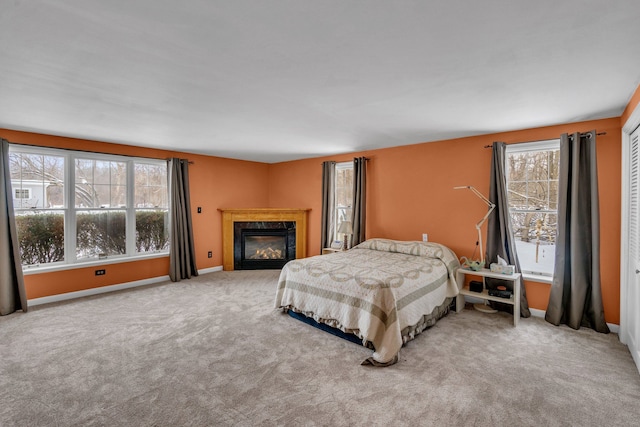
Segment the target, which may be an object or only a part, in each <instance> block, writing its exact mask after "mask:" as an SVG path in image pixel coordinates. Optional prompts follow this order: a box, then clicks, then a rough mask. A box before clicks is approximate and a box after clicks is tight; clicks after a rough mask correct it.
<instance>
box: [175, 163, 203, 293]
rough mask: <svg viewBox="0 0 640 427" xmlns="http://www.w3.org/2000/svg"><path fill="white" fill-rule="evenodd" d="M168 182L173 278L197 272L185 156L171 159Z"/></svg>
mask: <svg viewBox="0 0 640 427" xmlns="http://www.w3.org/2000/svg"><path fill="white" fill-rule="evenodd" d="M169 186H170V192H171V206H170V207H169V209H170V215H171V232H170V237H171V247H170V249H169V262H170V265H169V277H170V278H171V280H172V281H174V282H179V281H180V280H181V279H190V278H191V276H197V275H198V268H197V267H196V254H195V251H194V244H193V225H192V223H191V201H190V197H189V162H188V161H187V160H186V159H177V158H173V159H171V160H169Z"/></svg>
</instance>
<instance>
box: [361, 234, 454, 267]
mask: <svg viewBox="0 0 640 427" xmlns="http://www.w3.org/2000/svg"><path fill="white" fill-rule="evenodd" d="M353 249H370V250H374V251H383V252H396V253H401V254H407V255H415V256H424V257H428V258H439V259H442V260H443V261H444V262H445V264H449V263H450V262H452V261H456V262H457V261H458V257H457V256H456V255H455V254H454V253H453V251H452V250H451V249H449V248H447V247H446V246H444V245H441V244H440V243H434V242H420V241H404V240H390V239H369V240H366V241H364V242H362V243H360V244H359V245H357V246H354V247H353Z"/></svg>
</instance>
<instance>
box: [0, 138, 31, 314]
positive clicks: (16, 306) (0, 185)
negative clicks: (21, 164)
mask: <svg viewBox="0 0 640 427" xmlns="http://www.w3.org/2000/svg"><path fill="white" fill-rule="evenodd" d="M0 142H1V143H2V147H1V149H0V191H1V192H2V195H1V197H0V315H2V316H4V315H7V314H11V313H13V312H15V311H17V310H22V311H23V312H26V311H27V293H26V291H25V287H24V277H23V275H22V262H21V260H20V249H19V246H18V234H17V230H16V219H15V213H14V211H13V194H12V192H11V191H12V190H11V171H10V169H9V141H7V140H5V139H2V140H1V141H0Z"/></svg>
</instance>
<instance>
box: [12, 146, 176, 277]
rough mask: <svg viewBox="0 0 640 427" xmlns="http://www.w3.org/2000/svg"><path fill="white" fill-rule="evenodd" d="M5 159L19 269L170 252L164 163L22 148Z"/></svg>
mask: <svg viewBox="0 0 640 427" xmlns="http://www.w3.org/2000/svg"><path fill="white" fill-rule="evenodd" d="M9 160H10V169H11V184H12V187H13V190H14V195H15V196H16V197H15V199H16V200H21V201H22V202H20V203H16V204H15V206H14V210H15V214H16V224H17V229H18V241H19V246H20V254H21V256H22V263H23V265H24V266H25V267H38V266H44V265H54V264H55V265H57V264H73V263H77V262H83V261H91V260H98V259H105V258H114V257H121V258H125V257H131V256H135V255H139V254H144V253H157V252H166V251H167V250H168V246H169V239H168V191H167V167H166V163H165V162H164V161H157V160H150V159H137V158H130V157H122V156H115V155H106V154H93V153H83V152H75V151H67V150H56V149H49V148H37V147H25V146H20V145H12V146H11V147H10V154H9ZM27 194H28V196H29V197H22V196H24V195H27ZM18 195H20V196H21V197H18Z"/></svg>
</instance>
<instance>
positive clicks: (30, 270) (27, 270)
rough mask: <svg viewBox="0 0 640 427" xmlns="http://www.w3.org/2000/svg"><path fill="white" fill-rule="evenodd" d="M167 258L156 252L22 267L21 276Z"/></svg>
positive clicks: (166, 253)
mask: <svg viewBox="0 0 640 427" xmlns="http://www.w3.org/2000/svg"><path fill="white" fill-rule="evenodd" d="M168 256H169V252H156V253H152V254H143V255H135V256H130V257H114V258H106V259H101V260H92V261H84V262H76V263H73V264H55V265H46V266H42V267H22V274H23V275H24V276H29V275H31V274H39V273H51V272H54V271H64V270H74V269H77V268H86V267H97V266H102V265H109V264H121V263H124V262H135V261H144V260H147V259H154V258H162V257H168Z"/></svg>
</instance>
